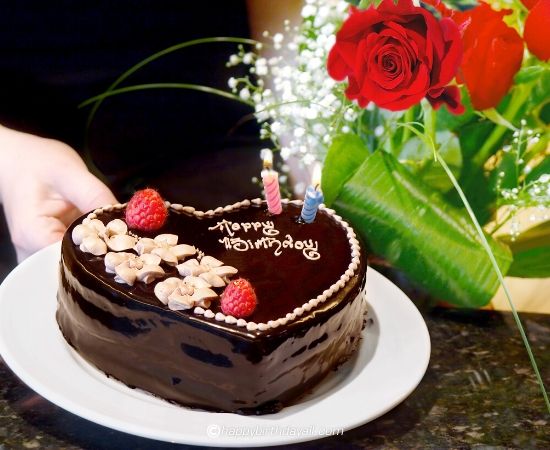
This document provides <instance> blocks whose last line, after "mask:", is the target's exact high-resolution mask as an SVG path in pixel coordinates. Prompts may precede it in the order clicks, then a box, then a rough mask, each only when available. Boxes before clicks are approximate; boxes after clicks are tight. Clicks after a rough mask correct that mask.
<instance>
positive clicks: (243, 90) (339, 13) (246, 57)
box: [228, 0, 357, 170]
mask: <svg viewBox="0 0 550 450" xmlns="http://www.w3.org/2000/svg"><path fill="white" fill-rule="evenodd" d="M348 8H349V3H347V2H345V1H337V2H326V1H322V0H306V2H305V5H304V7H303V9H302V18H303V22H302V24H301V25H300V26H297V27H294V28H291V26H290V23H289V22H288V21H286V22H285V24H284V25H285V33H284V34H283V33H276V34H274V35H270V34H269V33H268V32H264V37H265V38H266V39H268V40H270V41H271V42H272V47H273V49H274V50H275V51H276V55H275V56H271V57H268V58H266V57H262V56H260V55H259V54H257V53H254V52H245V51H244V49H243V48H240V49H239V52H238V54H235V55H232V56H231V57H230V59H229V62H228V65H229V66H232V65H237V64H246V65H249V66H250V68H249V76H246V77H244V78H230V79H229V82H228V84H229V87H230V88H231V89H232V91H233V92H234V93H235V94H238V95H239V96H240V97H241V98H243V99H247V100H248V99H251V100H252V102H253V103H254V105H255V110H256V118H257V120H258V122H259V123H260V124H261V126H262V128H261V131H260V133H261V137H262V138H264V139H270V140H271V141H272V143H273V145H274V147H275V148H276V149H279V150H280V151H281V157H282V159H283V160H287V159H288V158H289V157H290V156H291V155H293V156H296V157H298V159H299V160H300V161H301V162H302V163H303V164H305V165H307V166H309V165H311V164H312V163H313V162H314V161H322V160H323V158H324V156H325V154H326V151H327V149H328V147H329V145H330V144H331V139H332V136H335V135H336V134H337V132H346V131H350V130H351V125H352V123H354V121H355V120H356V119H357V107H356V106H355V105H353V104H351V103H349V102H345V103H344V102H343V100H342V99H343V95H342V89H343V86H342V85H341V84H338V83H336V82H335V81H334V80H333V79H331V78H330V77H329V76H328V74H327V72H326V70H325V65H326V60H327V56H328V52H329V50H330V49H331V48H332V46H333V44H334V41H335V31H336V29H337V27H338V26H339V24H340V23H341V22H342V21H343V20H344V18H345V15H346V11H347V10H348ZM283 170H284V168H283Z"/></svg>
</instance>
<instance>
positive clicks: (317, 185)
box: [315, 183, 321, 191]
mask: <svg viewBox="0 0 550 450" xmlns="http://www.w3.org/2000/svg"><path fill="white" fill-rule="evenodd" d="M320 187H321V185H320V184H319V183H315V190H316V191H318V190H319V188H320Z"/></svg>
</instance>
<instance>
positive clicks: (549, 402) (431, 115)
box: [424, 109, 550, 413]
mask: <svg viewBox="0 0 550 450" xmlns="http://www.w3.org/2000/svg"><path fill="white" fill-rule="evenodd" d="M424 120H425V121H427V125H429V127H430V129H431V130H435V120H436V115H435V111H433V109H431V112H429V111H427V110H426V109H425V110H424ZM425 123H426V122H425ZM503 128H505V127H503ZM434 136H435V134H434V135H433V136H429V137H430V138H433V137H434ZM433 142H434V146H433V151H434V155H435V158H436V160H437V161H438V162H439V164H441V167H443V170H444V171H445V173H446V174H447V176H448V177H449V180H451V183H452V184H453V186H454V188H455V189H456V191H457V192H458V195H459V196H460V199H461V200H462V203H463V204H464V207H465V208H466V211H468V215H469V216H470V219H471V220H472V223H473V224H474V227H475V229H476V231H477V234H478V235H479V238H480V240H481V246H482V247H483V249H484V250H485V252H486V253H487V256H488V257H489V260H490V261H491V264H492V266H493V269H494V271H495V273H496V274H497V278H498V281H499V282H500V285H501V286H502V289H503V290H504V295H505V296H506V299H507V300H508V304H509V305H510V309H511V310H512V315H513V317H514V320H515V322H516V326H517V327H518V330H519V333H520V335H521V339H522V340H523V344H524V345H525V349H526V350H527V354H528V355H529V360H530V361H531V366H532V367H533V370H534V372H535V376H536V378H537V381H538V384H539V386H540V389H541V391H542V396H543V398H544V401H545V403H546V408H547V409H548V412H549V413H550V399H549V398H548V394H547V392H546V388H545V387H544V382H543V381H542V377H541V375H540V371H539V368H538V365H537V362H536V360H535V356H534V355H533V351H532V350H531V345H530V344H529V340H528V339H527V335H526V334H525V330H524V329H523V325H522V323H521V320H520V319H519V315H518V313H517V310H516V307H515V305H514V302H513V301H512V295H511V294H510V291H509V290H508V287H507V286H506V283H505V282H504V275H503V274H502V271H501V270H500V267H499V266H498V263H497V260H496V258H495V255H494V254H493V251H492V250H491V247H490V246H489V242H488V241H487V237H486V236H485V234H484V233H483V230H482V229H481V225H480V224H479V222H478V220H477V218H476V216H475V214H474V211H473V210H472V208H471V206H470V203H469V202H468V199H467V198H466V195H465V194H464V191H463V190H462V188H461V187H460V185H459V184H458V181H457V179H456V178H455V176H454V175H453V172H452V171H451V169H450V168H449V166H448V165H447V163H446V162H445V160H444V159H443V158H442V157H441V156H440V154H439V152H438V151H437V144H436V143H435V140H434V141H433Z"/></svg>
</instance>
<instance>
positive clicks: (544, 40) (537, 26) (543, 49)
mask: <svg viewBox="0 0 550 450" xmlns="http://www.w3.org/2000/svg"><path fill="white" fill-rule="evenodd" d="M548 30H550V0H539V1H538V2H537V3H536V4H535V6H533V9H531V11H530V12H529V15H528V16H527V19H526V20H525V30H524V32H523V38H524V39H525V43H526V44H527V48H528V49H529V51H530V52H531V53H532V54H533V55H535V56H536V57H537V58H538V59H540V60H541V61H546V60H548V59H550V36H549V32H548Z"/></svg>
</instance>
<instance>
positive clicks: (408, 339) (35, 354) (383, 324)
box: [0, 244, 430, 447]
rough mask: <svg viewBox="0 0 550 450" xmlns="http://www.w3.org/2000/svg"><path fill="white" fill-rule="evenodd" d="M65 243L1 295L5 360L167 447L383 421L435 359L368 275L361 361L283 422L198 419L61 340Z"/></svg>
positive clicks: (404, 312)
mask: <svg viewBox="0 0 550 450" xmlns="http://www.w3.org/2000/svg"><path fill="white" fill-rule="evenodd" d="M59 254H60V246H59V244H54V245H52V246H50V247H48V248H45V249H44V250H42V251H40V252H38V253H37V254H35V255H34V256H32V257H31V258H29V259H27V260H26V261H24V262H23V263H22V264H21V265H19V266H18V267H17V268H16V269H15V270H14V271H13V272H12V273H10V274H9V275H8V277H7V278H6V279H5V280H4V282H3V283H2V285H1V286H0V354H1V355H2V357H3V358H4V360H5V362H6V363H7V364H8V365H9V366H10V368H11V369H12V370H13V371H14V372H15V373H16V374H17V375H18V376H19V377H20V378H21V380H23V381H24V382H25V383H26V384H28V385H29V386H30V387H31V388H32V389H34V390H35V391H36V392H38V393H39V394H40V395H42V396H44V397H45V398H47V399H48V400H50V401H51V402H53V403H55V404H57V405H59V406H61V407H62V408H64V409H66V410H68V411H70V412H72V413H74V414H77V415H79V416H81V417H84V418H85V419H88V420H91V421H93V422H97V423H99V424H101V425H105V426H107V427H111V428H114V429H117V430H120V431H124V432H127V433H131V434H135V435H138V436H143V437H147V438H152V439H158V440H163V441H170V442H178V443H186V444H194V445H209V446H238V447H247V446H261V445H277V444H289V443H294V442H302V441H307V440H312V439H317V438H321V437H324V436H326V435H328V434H330V433H337V432H339V430H344V431H345V430H348V429H351V428H354V427H357V426H359V425H362V424H364V423H366V422H368V421H370V420H373V419H375V418H376V417H378V416H380V415H382V414H384V413H385V412H386V411H388V410H390V409H391V408H393V407H394V406H395V405H397V404H398V403H400V402H401V401H403V400H404V399H405V398H406V397H407V396H408V395H409V394H410V393H411V392H412V391H413V390H414V388H415V387H416V386H417V385H418V383H419V382H420V380H421V379H422V377H423V375H424V372H425V371H426V368H427V365H428V361H429V358H430V338H429V334H428V330H427V329H426V324H425V323H424V320H423V319H422V316H421V315H420V313H419V312H418V310H417V309H416V307H415V306H414V305H413V303H412V302H411V301H410V300H409V299H408V298H407V296H405V294H403V292H401V291H400V290H399V289H398V288H397V287H396V286H395V285H393V284H392V283H391V282H390V281H388V280H387V279H386V278H384V277H383V276H382V275H380V274H379V273H378V272H376V271H375V270H373V269H370V268H369V271H368V276H367V280H368V281H367V297H368V302H369V305H370V312H369V314H370V318H371V319H372V322H371V323H370V325H369V326H367V328H366V329H365V331H364V333H363V337H364V339H363V342H362V344H361V347H360V350H359V352H358V353H357V356H356V357H354V358H353V359H352V360H351V361H349V362H348V363H346V364H345V365H344V366H342V367H341V368H340V369H339V370H338V371H336V372H334V373H333V374H332V375H330V376H329V377H328V378H327V379H325V380H324V381H323V383H322V384H321V385H319V386H318V387H317V388H316V389H315V391H314V392H313V393H312V394H310V395H309V396H307V397H305V398H304V399H302V400H301V401H300V402H299V403H298V404H296V405H294V406H291V407H288V408H285V409H283V410H282V411H281V412H279V413H277V414H271V415H265V416H239V415H236V414H225V413H209V412H203V411H193V410H190V409H186V408H182V407H178V406H175V405H172V404H169V403H167V402H165V401H163V400H160V399H158V398H155V397H153V396H151V395H149V394H146V393H144V392H141V391H139V390H132V389H130V388H128V387H126V386H125V385H123V384H122V383H119V382H117V381H114V380H111V379H109V378H107V377H106V376H105V375H104V374H103V373H102V372H100V371H98V370H96V369H95V368H93V367H92V366H90V365H89V364H87V363H86V362H85V361H84V360H82V359H81V358H80V357H79V356H78V355H77V354H76V353H75V352H74V351H73V350H72V349H71V348H70V347H69V346H68V345H67V344H66V343H65V341H64V340H63V337H62V336H61V333H60V331H59V328H58V326H57V323H56V321H55V310H56V291H57V270H58V260H59Z"/></svg>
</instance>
